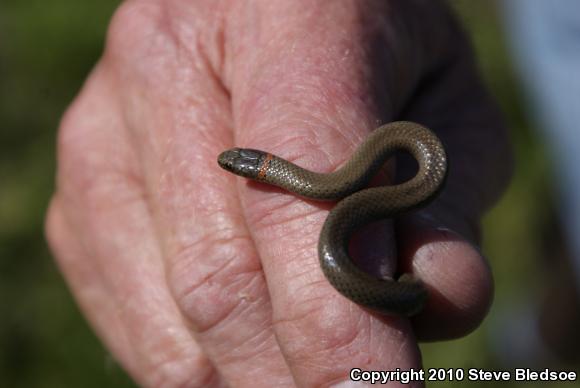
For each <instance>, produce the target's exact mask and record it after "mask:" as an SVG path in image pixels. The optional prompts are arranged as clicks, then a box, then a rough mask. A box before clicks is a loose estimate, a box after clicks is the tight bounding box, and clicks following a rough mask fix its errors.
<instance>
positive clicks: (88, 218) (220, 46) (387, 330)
mask: <svg viewBox="0 0 580 388" xmlns="http://www.w3.org/2000/svg"><path fill="white" fill-rule="evenodd" d="M394 120H411V121H417V122H419V123H421V124H424V125H426V126H428V127H430V128H432V129H434V130H435V131H436V132H437V133H438V134H439V136H440V137H441V138H442V140H443V141H444V143H445V144H446V146H447V149H448V153H449V159H450V161H451V170H450V176H449V179H448V184H447V188H446V190H445V191H444V192H443V194H442V195H441V197H440V198H439V199H438V200H437V201H436V202H434V203H433V204H432V205H431V206H429V207H428V208H426V209H424V210H422V211H420V212H417V213H415V214H413V215H409V216H406V217H404V218H402V219H401V220H400V222H397V224H396V225H395V232H396V233H394V234H393V230H392V229H390V228H389V225H388V224H385V223H381V224H379V225H375V226H374V227H373V228H370V229H368V230H366V233H365V234H364V236H362V237H361V238H360V239H357V241H358V243H359V245H361V240H364V241H365V243H364V244H362V245H363V247H366V249H361V250H360V252H359V253H360V255H361V256H365V255H366V256H369V257H371V258H372V260H369V258H368V257H367V260H366V261H367V262H369V261H371V262H377V260H375V259H377V258H382V257H383V256H384V255H383V254H382V253H384V252H386V251H388V250H389V244H390V242H389V241H390V240H389V239H385V237H384V236H386V235H391V236H396V240H397V244H398V249H399V259H400V261H401V263H400V265H403V266H406V268H408V269H409V270H412V271H413V272H414V273H415V274H417V276H419V277H420V278H421V279H423V281H424V282H425V283H426V285H427V286H428V288H429V292H430V299H429V303H428V305H427V307H426V309H425V310H424V312H423V313H422V314H420V315H419V316H417V317H415V318H414V319H413V320H412V321H408V320H406V319H402V318H393V317H377V316H375V315H373V314H370V313H369V312H367V311H365V310H363V309H361V308H360V307H358V306H356V305H354V304H352V303H351V302H350V301H348V300H346V299H345V298H343V297H342V296H340V295H339V294H338V293H337V292H336V291H335V290H334V289H333V288H332V287H331V286H330V285H329V284H328V282H327V281H326V280H325V278H324V276H323V275H322V272H321V270H320V268H319V266H318V258H317V253H316V245H317V239H318V233H319V231H320V228H321V225H322V223H323V222H324V219H325V216H326V214H327V213H328V209H329V207H328V206H321V205H319V204H316V203H313V202H308V201H304V200H302V199H299V198H296V197H295V196H293V195H291V194H286V193H282V192H280V191H278V190H272V189H269V188H266V187H264V186H262V185H257V184H248V183H247V182H245V181H243V180H241V179H239V178H236V177H234V176H233V175H230V174H228V173H226V172H224V171H222V170H221V169H220V168H219V167H218V165H217V163H216V157H217V155H218V154H219V153H220V152H221V151H223V150H225V149H227V148H230V147H232V146H234V145H235V146H246V147H252V148H258V149H264V150H268V151H270V152H273V153H275V154H278V155H280V156H282V157H284V158H287V159H289V160H292V161H294V162H295V163H297V164H299V165H301V166H303V167H306V168H309V169H312V170H315V171H320V172H329V171H332V170H334V169H335V168H336V167H338V166H339V165H340V164H341V163H343V162H344V161H345V160H346V159H348V157H349V155H350V154H351V153H352V151H353V150H354V149H355V148H356V146H357V145H358V144H360V142H361V141H362V139H363V138H364V137H365V136H366V135H367V134H368V133H369V131H371V130H372V129H373V128H375V127H377V126H378V125H380V124H383V123H386V122H390V121H394ZM58 146H59V152H58V155H59V163H58V165H59V167H58V174H57V191H56V193H55V195H54V198H53V201H52V204H51V207H50V210H49V213H48V220H47V234H48V239H49V241H50V244H51V246H52V249H53V251H54V253H55V256H56V257H57V260H58V263H59V265H60V267H61V269H62V271H63V273H64V275H65V277H66V279H67V281H68V282H69V284H70V287H71V289H72V292H73V294H74V296H75V298H76V299H77V301H78V302H79V304H80V305H81V307H82V309H83V311H84V312H85V314H86V316H87V317H88V319H89V321H90V322H91V324H92V325H93V327H94V328H95V330H96V331H97V333H98V335H99V336H100V337H101V338H102V340H103V341H104V342H105V344H106V346H107V347H108V348H109V349H110V350H111V352H112V353H113V354H114V355H115V357H116V358H117V359H118V360H119V361H120V363H121V364H122V365H123V366H124V367H125V368H126V369H127V371H128V372H129V373H130V374H131V375H132V376H133V377H134V378H135V379H136V380H137V381H138V382H139V383H140V384H142V385H145V386H166V387H172V386H192V387H198V386H199V387H205V386H222V385H223V386H225V385H230V386H240V387H244V386H252V387H254V386H260V385H261V386H265V387H270V386H279V387H282V386H294V385H299V386H308V387H310V386H320V385H323V386H325V385H330V384H332V383H337V382H340V381H343V380H347V379H348V374H349V371H350V369H351V368H353V367H360V368H362V369H378V370H388V369H394V368H397V367H398V368H401V369H408V368H411V367H418V366H419V365H420V355H419V352H418V348H417V342H416V340H417V338H418V339H424V340H436V339H446V338H452V337H457V336H461V335H464V334H466V333H468V332H469V331H471V330H473V328H475V327H476V326H477V325H478V324H479V322H480V321H481V319H482V318H483V316H484V315H485V313H486V311H487V308H488V306H489V303H490V300H491V294H492V281H491V276H490V271H489V269H488V266H487V264H486V262H485V260H484V259H483V257H482V256H481V254H480V252H479V251H478V249H477V248H476V247H475V246H476V244H477V240H478V226H479V220H480V217H481V216H482V213H483V212H484V211H485V209H486V208H487V207H488V206H489V205H490V204H491V203H492V202H493V201H494V200H495V199H496V198H497V196H498V194H499V193H500V192H501V190H502V188H503V186H504V185H505V183H506V182H507V179H508V176H509V171H510V158H509V151H508V150H509V148H508V145H507V141H506V137H505V132H504V129H503V128H502V126H501V123H500V120H499V118H498V114H497V112H496V110H495V108H494V107H493V105H492V104H491V102H490V101H489V98H488V96H487V95H486V93H485V91H484V90H483V88H482V86H481V84H480V81H479V79H478V76H477V74H476V72H475V70H474V66H473V62H472V58H471V53H470V50H469V47H468V44H467V43H466V41H465V38H464V36H463V34H462V32H461V31H460V29H459V28H458V26H457V25H456V23H455V21H454V20H453V18H452V17H451V15H450V14H449V13H448V11H447V10H446V8H445V7H444V6H442V5H441V4H439V2H437V1H429V2H426V1H414V0H413V1H409V0H399V1H397V0H391V1H365V2H361V1H355V0H344V1H310V0H295V1H277V0H276V1H233V0H230V1H227V0H223V1H211V2H210V1H203V0H199V1H191V0H190V1H185V0H168V1H160V0H141V1H136V0H135V1H130V2H126V3H125V4H124V5H123V6H122V7H121V8H120V10H119V11H118V12H117V14H116V15H115V17H114V19H113V21H112V23H111V27H110V31H109V36H108V41H107V45H106V50H105V53H104V55H103V58H102V60H101V61H100V62H99V64H98V65H97V66H96V68H95V69H94V71H93V73H92V74H91V76H90V77H89V79H88V81H87V83H86V85H85V86H84V88H83V90H82V92H81V93H80V95H79V96H78V98H77V99H76V101H75V102H74V104H73V105H72V106H71V108H70V109H69V111H68V113H67V114H66V115H65V117H64V119H63V122H62V126H61V129H60V134H59V144H58ZM370 244H373V245H370ZM369 247H372V249H369ZM363 261H364V258H363ZM378 262H380V260H379V261H378ZM392 267H393V264H392V263H391V264H390V268H392ZM260 382H261V383H260Z"/></svg>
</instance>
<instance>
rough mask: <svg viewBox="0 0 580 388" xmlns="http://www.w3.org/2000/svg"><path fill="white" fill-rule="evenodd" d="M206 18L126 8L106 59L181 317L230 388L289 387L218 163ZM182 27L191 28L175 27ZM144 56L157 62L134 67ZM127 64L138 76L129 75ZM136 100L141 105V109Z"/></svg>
mask: <svg viewBox="0 0 580 388" xmlns="http://www.w3.org/2000/svg"><path fill="white" fill-rule="evenodd" d="M167 12H169V13H171V14H172V15H173V16H172V17H171V18H170V19H169V20H167V19H166V13H167ZM215 12H217V11H216V10H215V9H210V8H208V7H205V6H199V7H198V6H195V4H190V3H187V4H185V3H181V2H170V3H164V4H159V5H157V6H151V4H146V5H143V4H141V3H139V4H137V3H130V4H128V5H127V6H126V7H125V9H124V10H122V11H121V13H119V14H118V15H117V17H116V18H115V20H114V22H113V26H112V31H111V34H110V35H111V36H112V37H113V39H112V40H111V41H110V45H109V49H108V50H109V52H110V53H111V54H110V55H112V56H114V58H115V59H116V60H117V61H118V63H117V64H116V65H117V66H118V67H119V68H121V69H132V71H131V72H130V74H126V75H125V80H126V82H127V87H126V88H125V89H124V90H123V92H122V94H121V98H122V101H123V104H124V106H125V107H127V109H128V115H129V117H131V121H130V124H129V125H130V129H131V131H132V133H133V134H134V139H135V141H136V143H137V144H138V147H137V148H138V154H139V157H140V159H141V160H142V161H143V163H144V165H145V172H146V175H145V182H146V185H147V188H148V196H149V197H150V198H151V205H152V208H153V213H154V214H155V222H156V224H157V225H158V228H157V233H158V236H159V239H160V241H161V244H162V251H163V252H162V253H163V256H164V259H165V261H166V264H167V277H168V280H169V285H170V287H171V291H172V294H173V296H174V297H175V299H176V301H177V303H178V305H179V307H180V309H181V311H182V312H183V314H184V315H185V317H187V319H188V321H189V323H190V325H191V327H192V329H193V331H194V332H195V336H196V338H197V339H198V341H199V343H200V344H201V345H202V346H203V348H204V349H205V350H206V352H207V354H208V355H209V356H210V357H211V359H212V361H213V362H214V364H215V365H217V366H218V367H219V370H220V373H221V374H222V375H223V376H224V378H225V379H226V380H227V381H228V383H230V384H231V385H233V386H255V385H256V381H263V382H264V384H266V382H267V385H268V386H270V385H272V384H273V385H276V386H289V385H291V384H292V377H291V375H290V373H289V371H288V368H287V366H286V364H285V361H284V359H283V357H282V356H281V354H280V350H279V347H278V344H277V342H276V340H275V337H274V333H273V331H272V328H271V306H270V300H269V295H268V292H267V289H266V285H265V281H264V277H263V273H262V268H261V265H260V262H259V261H258V260H257V255H256V252H255V249H254V246H253V241H252V240H251V237H250V235H249V233H248V231H247V228H246V225H245V223H244V220H243V218H242V217H241V214H240V210H239V207H240V205H239V201H238V198H237V195H236V190H235V187H234V183H235V179H234V178H233V177H229V176H226V175H225V174H221V173H219V171H218V168H217V164H216V157H217V155H218V154H219V153H220V152H221V151H223V150H224V149H226V148H229V147H231V146H232V136H231V113H230V112H231V108H230V101H229V96H228V94H227V92H226V90H225V89H224V87H223V85H222V84H221V83H220V79H219V69H220V68H221V67H222V64H221V61H223V58H221V57H222V55H221V54H220V52H221V50H222V47H221V46H220V44H222V43H220V42H221V39H220V34H222V31H221V29H222V27H221V26H219V25H215V23H214V24H211V23H209V21H215V20H219V19H220V18H221V16H220V15H219V14H215ZM166 22H167V23H168V24H165V23H166ZM159 25H162V26H164V28H161V29H159V30H157V29H156V30H155V36H156V37H157V38H156V43H154V44H153V45H152V44H151V42H149V41H147V42H143V44H141V45H135V44H134V40H133V39H132V38H131V36H133V35H135V34H136V35H137V36H148V29H151V28H157V26H159ZM185 25H192V26H193V28H191V29H190V28H187V29H181V28H180V27H179V26H185ZM175 31H179V32H178V33H174V32H175ZM151 50H153V51H154V52H156V53H158V55H157V57H156V59H155V60H148V61H142V60H141V58H142V57H144V56H147V53H149V52H151ZM158 61H162V62H163V63H164V64H165V65H164V66H163V67H159V66H158ZM134 63H141V67H140V68H138V69H133V67H134V66H133V64H134ZM135 96H142V100H140V101H139V103H138V104H134V100H135ZM159 102H162V103H161V104H160V103H159ZM133 106H137V107H139V110H134V109H133Z"/></svg>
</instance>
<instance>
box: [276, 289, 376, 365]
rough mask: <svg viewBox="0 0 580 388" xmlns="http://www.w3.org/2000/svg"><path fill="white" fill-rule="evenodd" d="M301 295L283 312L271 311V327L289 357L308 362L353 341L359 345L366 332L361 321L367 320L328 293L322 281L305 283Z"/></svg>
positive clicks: (338, 351) (350, 345)
mask: <svg viewBox="0 0 580 388" xmlns="http://www.w3.org/2000/svg"><path fill="white" fill-rule="evenodd" d="M302 294H303V295H302V296H304V297H300V296H297V297H296V298H293V299H294V300H295V302H293V303H290V304H289V305H288V306H286V307H285V308H284V311H278V312H276V311H274V316H275V318H274V323H273V324H274V329H275V331H276V333H277V334H278V335H279V336H281V338H283V339H282V340H283V342H284V343H285V347H286V349H287V350H288V354H289V357H291V358H293V359H294V360H295V361H298V362H309V360H310V361H311V360H313V359H320V358H321V357H322V358H324V357H327V356H331V355H336V354H338V353H340V351H341V350H342V349H348V348H351V347H355V346H354V344H355V343H357V345H358V346H356V347H360V343H359V342H360V341H361V340H362V338H363V336H364V335H365V333H366V330H364V326H363V323H364V322H367V321H368V320H367V319H366V318H364V317H365V315H364V314H360V311H359V310H358V309H351V308H350V307H349V306H348V303H345V301H344V300H340V296H338V295H336V296H329V288H328V284H327V283H326V282H325V281H324V280H319V281H317V282H313V283H311V284H310V285H308V286H305V287H304V288H303V291H302ZM305 295H306V296H305ZM312 338H316V339H317V341H312Z"/></svg>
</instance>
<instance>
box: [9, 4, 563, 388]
mask: <svg viewBox="0 0 580 388" xmlns="http://www.w3.org/2000/svg"><path fill="white" fill-rule="evenodd" d="M451 3H452V4H453V5H454V7H455V8H456V9H457V10H458V13H459V14H460V16H461V18H462V19H463V20H464V22H465V25H466V28H467V29H468V31H469V32H470V33H471V35H472V37H473V41H474V45H475V47H476V51H477V54H478V57H479V62H480V65H481V70H482V73H483V75H484V77H485V79H486V81H487V83H488V85H489V87H490V89H491V91H492V93H493V94H494V95H495V96H496V97H497V99H498V101H499V103H500V105H501V106H502V108H503V110H504V112H505V115H506V119H507V122H508V125H509V127H510V129H511V131H512V132H511V133H512V136H513V140H514V146H515V150H516V163H517V166H516V167H517V168H516V174H515V179H514V181H513V184H512V185H511V186H510V189H509V191H508V192H507V194H506V195H505V196H504V197H503V199H502V201H501V202H500V203H499V204H498V205H497V206H496V207H495V209H493V211H492V212H491V213H490V214H489V215H488V216H487V217H486V220H485V243H484V252H485V253H486V255H487V256H489V257H490V259H491V261H492V263H493V271H494V275H495V277H496V281H497V293H496V300H497V302H496V304H495V305H494V309H492V312H491V315H492V316H493V315H494V314H495V313H496V309H497V307H496V306H500V307H501V304H502V303H501V301H502V300H509V299H510V298H512V297H515V296H517V295H518V294H519V293H522V292H533V290H532V291H530V290H531V289H530V284H532V283H536V284H538V283H539V282H533V280H534V279H535V278H537V277H538V276H539V269H538V268H536V267H535V266H534V263H536V262H537V261H538V259H539V258H538V257H537V256H538V252H539V251H540V249H539V246H538V244H539V241H540V240H541V239H540V238H539V237H540V234H541V232H542V227H543V225H544V223H545V222H546V219H547V217H548V214H547V210H542V209H546V206H545V203H546V202H548V201H550V198H551V193H550V192H549V191H548V190H547V187H548V186H547V178H546V177H547V176H549V175H548V170H547V169H548V165H547V162H546V158H545V156H544V151H543V150H542V148H541V147H540V145H539V144H538V143H537V141H536V140H535V137H534V135H533V133H532V131H531V130H530V126H529V123H528V122H527V121H526V119H525V115H524V109H523V106H522V103H521V96H520V94H519V90H520V88H519V86H518V84H517V82H516V80H515V78H514V75H513V73H512V71H511V66H510V63H509V60H508V55H507V50H506V48H505V46H504V41H503V38H502V31H501V28H500V25H499V22H498V18H497V15H496V14H495V12H494V7H493V3H492V2H490V1H483V0H480V1H473V0H454V1H451ZM117 4H118V1H114V0H101V1H99V2H75V1H73V0H53V1H51V2H50V3H49V4H48V3H46V2H44V1H40V0H27V1H22V0H2V2H1V3H0V349H1V350H0V386H2V387H5V386H6V387H80V386H82V387H102V386H107V387H128V386H133V383H131V382H130V380H129V379H128V378H127V377H126V376H125V374H124V373H123V372H122V371H121V370H120V368H119V367H118V366H116V365H115V363H114V362H113V361H112V360H111V358H110V356H108V353H107V352H106V351H105V350H104V349H103V348H102V346H101V345H100V343H99V342H98V341H97V339H96V338H95V337H94V335H93V334H92V332H91V331H90V329H89V328H88V326H87V324H86V323H85V321H84V319H83V318H82V317H81V315H80V313H79V311H78V310H77V308H76V307H75V305H74V303H73V300H72V299H71V296H70V294H69V293H68V291H67V289H66V287H65V285H64V283H63V280H62V278H61V276H60V275H59V273H58V271H57V269H56V268H55V266H54V264H53V261H52V259H51V257H50V254H49V252H48V250H47V248H46V245H45V242H44V238H43V231H42V227H43V216H44V211H45V208H46V206H47V204H48V200H49V197H50V194H51V192H52V190H53V175H54V169H55V162H54V159H55V154H54V142H55V133H56V128H57V126H58V121H59V118H60V116H61V115H62V113H63V111H64V110H65V108H66V106H67V105H68V103H69V102H70V101H71V99H72V98H73V97H74V95H75V94H76V92H77V91H78V89H79V88H80V86H81V85H82V82H83V80H84V78H85V77H86V76H87V74H88V73H89V71H90V70H91V67H92V66H93V64H94V63H95V61H96V60H97V58H98V56H99V54H100V52H101V50H102V46H103V40H104V35H105V30H106V26H107V23H108V20H109V18H110V16H111V14H112V12H113V10H114V8H115V7H116V6H117ZM543 204H544V206H542V205H543ZM489 322H490V320H489V319H488V320H486V323H484V325H483V327H482V328H480V329H478V330H477V331H476V332H475V333H474V334H472V335H470V336H468V337H466V338H464V339H461V340H457V341H450V342H445V343H436V344H425V345H422V349H423V351H424V361H425V367H480V368H491V367H493V365H494V361H493V356H492V355H491V353H490V351H489V348H488V346H487V338H486V335H487V333H488V331H489V330H488V327H487V326H488V323H489ZM463 385H464V383H457V384H453V383H445V386H451V387H452V386H463ZM506 386H516V384H515V383H512V384H506ZM527 386H532V387H533V386H534V385H527ZM538 386H539V385H538ZM552 386H553V385H552Z"/></svg>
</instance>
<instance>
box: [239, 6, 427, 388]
mask: <svg viewBox="0 0 580 388" xmlns="http://www.w3.org/2000/svg"><path fill="white" fill-rule="evenodd" d="M393 4H396V5H393V8H392V9H386V8H387V7H385V8H383V6H384V3H380V4H379V3H378V2H377V3H376V4H375V3H365V5H364V6H362V5H361V3H356V2H353V3H348V2H340V3H336V2H335V3H332V2H330V3H327V4H319V3H316V5H312V4H311V3H309V6H308V7H306V6H304V7H299V5H300V4H299V2H293V3H291V4H284V5H281V4H280V3H276V7H269V6H268V5H263V7H264V8H262V9H260V11H259V13H260V14H261V15H262V18H261V19H260V21H261V22H262V24H260V26H259V28H258V29H256V30H253V28H254V27H253V26H247V25H237V26H236V27H237V28H239V29H250V30H251V31H253V33H249V34H248V33H247V30H246V31H245V34H244V37H246V39H245V40H242V39H239V40H237V41H236V42H237V46H236V45H235V44H234V47H233V48H232V52H235V53H236V56H235V58H234V61H233V66H232V67H231V71H230V73H229V74H230V77H229V80H228V82H229V85H228V86H229V87H230V90H231V91H232V100H233V108H234V121H235V126H236V129H237V132H236V134H235V136H236V137H237V138H236V139H235V144H236V145H238V146H243V147H246V146H247V147H251V148H259V149H265V150H267V151H269V152H272V153H275V154H277V155H280V156H282V157H284V158H285V159H288V160H290V161H293V162H295V163H296V164H298V165H300V166H302V167H305V168H307V169H310V170H313V171H319V172H330V171H333V170H335V169H336V167H337V166H339V165H340V164H342V163H343V162H344V161H345V160H346V159H348V157H349V156H350V155H351V153H352V151H353V150H354V149H355V148H356V146H357V145H358V144H360V143H361V141H362V139H363V138H364V137H365V136H366V135H367V134H368V133H369V132H370V131H371V130H372V129H374V128H375V127H376V126H378V124H379V123H383V122H388V121H392V120H393V118H394V117H395V114H396V113H397V112H398V110H399V109H400V104H401V102H402V101H403V100H404V98H403V97H402V96H406V95H408V94H409V93H410V91H411V90H412V89H413V86H414V85H415V83H416V82H418V78H419V77H420V76H421V74H422V73H423V71H425V69H424V68H423V67H422V66H424V65H425V63H423V62H422V61H421V60H419V58H420V55H417V54H418V53H417V52H416V50H420V52H421V54H423V53H424V52H423V51H422V50H423V48H417V46H416V45H415V44H414V43H416V42H414V41H413V38H412V36H413V35H412V33H417V32H418V31H406V30H405V28H407V27H409V26H404V27H403V28H402V29H400V30H397V29H398V28H400V24H401V22H402V20H407V19H406V18H408V17H409V16H415V15H411V14H407V12H409V13H411V11H417V10H419V11H421V10H422V11H423V12H427V10H426V9H421V7H416V6H413V5H407V4H408V3H402V4H399V3H393ZM248 8H249V7H248ZM248 8H244V7H242V9H241V10H239V12H250V11H249V10H248ZM428 8H430V7H428ZM435 8H437V7H435ZM410 33H411V34H410ZM234 34H235V28H234ZM235 35H240V36H241V34H235ZM247 37H250V38H247ZM257 48H263V49H257ZM422 59H423V60H426V58H422ZM403 64H404V65H403ZM240 196H241V200H242V203H243V204H244V208H245V217H246V220H247V223H248V226H249V230H250V231H251V233H252V236H253V238H254V240H255V242H256V247H257V249H258V252H259V254H260V257H261V260H262V266H263V269H264V271H265V274H266V278H267V283H268V287H269V291H270V294H271V302H272V306H273V315H274V324H275V327H274V329H275V332H276V335H277V339H278V342H279V344H280V347H281V349H282V352H283V354H284V356H285V358H286V360H287V362H288V364H289V366H290V368H291V370H292V371H293V374H294V377H295V378H296V379H297V380H298V382H299V383H301V384H303V385H305V386H318V385H321V384H328V383H329V382H338V381H341V380H346V379H347V378H348V375H349V371H350V370H351V369H352V368H353V367H354V366H363V367H365V368H368V369H378V370H385V369H390V368H394V367H399V368H402V369H409V368H411V367H416V366H418V365H419V363H420V359H419V354H418V350H417V346H416V342H415V341H414V337H413V333H412V331H411V330H410V327H409V325H408V322H407V321H406V320H404V319H399V318H388V320H386V322H387V323H388V324H387V325H385V320H383V319H379V318H377V317H375V316H373V315H370V314H368V313H366V312H365V311H364V310H362V309H361V308H359V307H358V306H356V305H354V304H352V303H351V302H350V301H348V300H346V299H344V298H343V297H342V296H340V295H339V294H338V293H337V292H336V291H335V290H334V289H333V288H332V287H331V286H330V285H329V284H328V282H327V281H326V279H325V278H324V276H323V274H322V272H321V270H320V268H319V266H318V259H317V251H316V246H317V241H318V236H319V232H320V228H321V226H322V223H323V222H324V219H325V217H326V215H327V212H328V208H329V207H328V206H325V205H319V204H315V203H312V202H306V201H302V200H300V199H297V198H296V197H294V196H292V195H286V194H280V192H279V191H277V190H270V189H265V188H264V187H258V186H256V185H248V184H246V183H245V182H242V181H240ZM375 232H376V233H375V236H377V237H378V236H381V235H382V236H387V235H391V236H392V234H389V233H390V232H389V231H388V225H387V224H382V225H381V226H380V228H379V229H378V230H375ZM379 239H380V240H378V241H380V242H381V243H382V244H378V245H375V246H373V247H376V248H377V249H373V250H372V252H371V253H372V254H373V255H374V256H378V257H381V258H383V259H384V257H385V256H387V253H388V251H389V250H390V248H391V245H390V244H389V243H388V241H387V242H386V243H385V237H379ZM375 241H376V240H375Z"/></svg>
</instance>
